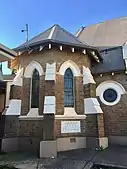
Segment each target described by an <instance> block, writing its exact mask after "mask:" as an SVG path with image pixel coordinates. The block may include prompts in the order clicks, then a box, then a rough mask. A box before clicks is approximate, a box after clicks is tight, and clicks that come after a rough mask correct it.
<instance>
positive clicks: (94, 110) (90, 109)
mask: <svg viewBox="0 0 127 169" xmlns="http://www.w3.org/2000/svg"><path fill="white" fill-rule="evenodd" d="M84 109H85V110H84V112H85V114H99V113H103V111H102V109H101V107H100V104H99V102H98V100H97V99H96V98H86V99H84Z"/></svg>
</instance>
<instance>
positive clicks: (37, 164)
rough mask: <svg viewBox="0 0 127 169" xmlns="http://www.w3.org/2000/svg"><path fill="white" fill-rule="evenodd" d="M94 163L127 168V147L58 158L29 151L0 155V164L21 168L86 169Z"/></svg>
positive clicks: (64, 154) (76, 151) (69, 154)
mask: <svg viewBox="0 0 127 169" xmlns="http://www.w3.org/2000/svg"><path fill="white" fill-rule="evenodd" d="M92 163H93V164H99V165H105V166H115V167H118V168H119V167H123V168H127V147H112V148H108V149H106V150H104V151H101V152H100V151H95V150H89V149H83V150H75V151H70V152H64V153H59V154H58V157H57V158H52V159H51V158H48V159H38V158H37V157H36V156H33V155H32V154H31V155H30V154H29V153H10V154H5V155H0V165H3V164H9V165H13V166H15V167H16V168H19V169H85V168H86V167H87V168H90V167H88V166H92Z"/></svg>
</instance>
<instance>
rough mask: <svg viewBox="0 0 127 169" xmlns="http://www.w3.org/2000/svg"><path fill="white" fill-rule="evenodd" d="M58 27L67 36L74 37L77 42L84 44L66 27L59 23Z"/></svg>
mask: <svg viewBox="0 0 127 169" xmlns="http://www.w3.org/2000/svg"><path fill="white" fill-rule="evenodd" d="M58 26H59V27H60V29H61V30H63V31H64V32H65V33H67V34H68V35H69V36H71V37H73V38H75V39H76V40H77V41H78V42H80V43H81V44H83V45H84V43H83V42H81V41H80V40H79V39H78V38H77V37H76V36H75V35H73V34H72V33H70V32H69V31H67V30H66V29H64V28H62V27H61V26H60V25H58Z"/></svg>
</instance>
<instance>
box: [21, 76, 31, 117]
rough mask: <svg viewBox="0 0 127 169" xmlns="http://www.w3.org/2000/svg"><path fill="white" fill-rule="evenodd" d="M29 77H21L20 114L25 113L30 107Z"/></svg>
mask: <svg viewBox="0 0 127 169" xmlns="http://www.w3.org/2000/svg"><path fill="white" fill-rule="evenodd" d="M30 85H31V79H30V78H23V87H22V103H21V115H27V113H28V112H29V108H30Z"/></svg>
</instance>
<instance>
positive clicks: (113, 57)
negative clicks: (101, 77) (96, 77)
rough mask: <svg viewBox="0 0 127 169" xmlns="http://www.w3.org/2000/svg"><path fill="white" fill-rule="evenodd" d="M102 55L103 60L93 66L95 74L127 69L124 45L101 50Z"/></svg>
mask: <svg viewBox="0 0 127 169" xmlns="http://www.w3.org/2000/svg"><path fill="white" fill-rule="evenodd" d="M101 57H102V59H103V62H100V64H94V65H93V66H92V73H93V74H100V73H107V72H116V71H125V68H126V66H125V62H124V60H123V50H122V47H115V48H110V49H108V50H107V51H101ZM109 65H110V66H109Z"/></svg>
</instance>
